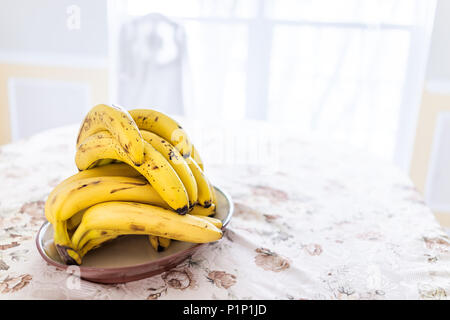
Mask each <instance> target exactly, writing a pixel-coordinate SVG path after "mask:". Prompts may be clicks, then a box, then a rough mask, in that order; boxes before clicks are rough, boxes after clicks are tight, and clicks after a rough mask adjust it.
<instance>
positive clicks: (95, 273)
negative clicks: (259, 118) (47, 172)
mask: <svg viewBox="0 0 450 320" xmlns="http://www.w3.org/2000/svg"><path fill="white" fill-rule="evenodd" d="M214 188H215V189H216V195H217V208H216V214H215V215H214V217H215V218H217V219H220V220H222V224H223V227H222V230H224V229H225V227H226V226H227V224H228V223H229V221H230V219H231V216H232V215H233V210H234V208H233V202H232V200H231V198H230V196H229V195H228V194H226V193H225V192H223V191H222V190H221V189H219V188H218V187H214ZM219 241H220V240H219ZM202 245H204V243H189V242H182V241H172V243H171V245H170V246H169V248H167V249H166V250H165V251H163V252H156V251H155V250H154V249H153V248H152V247H151V245H150V242H149V241H148V237H147V236H142V235H130V236H124V237H119V238H117V239H115V240H112V241H110V242H108V243H106V244H105V245H103V246H101V247H100V248H97V249H94V250H92V251H90V252H88V253H87V254H86V256H84V257H83V262H82V264H81V265H80V266H79V272H80V273H79V274H80V277H81V278H83V279H85V280H89V281H93V282H99V283H123V282H129V281H135V280H140V279H144V278H147V277H151V276H154V275H157V274H160V273H162V272H165V271H168V270H169V269H171V268H173V267H175V266H177V265H178V264H180V263H181V262H183V261H184V260H185V259H186V258H188V257H190V256H191V255H192V254H193V253H194V252H196V251H197V250H198V249H199V248H200V247H201V246H202ZM36 246H37V249H38V251H39V253H40V254H41V256H42V258H43V259H44V260H45V261H47V262H48V263H49V264H51V265H53V266H55V267H58V268H60V269H63V270H65V269H67V268H68V267H72V268H73V267H74V266H68V265H66V264H64V263H63V262H62V261H61V259H60V258H59V255H58V253H57V252H56V248H55V245H54V243H53V228H52V226H51V224H50V223H49V222H45V223H44V224H43V225H42V227H41V228H40V230H39V232H38V234H37V236H36Z"/></svg>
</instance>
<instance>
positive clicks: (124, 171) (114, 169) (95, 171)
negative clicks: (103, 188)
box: [52, 163, 143, 193]
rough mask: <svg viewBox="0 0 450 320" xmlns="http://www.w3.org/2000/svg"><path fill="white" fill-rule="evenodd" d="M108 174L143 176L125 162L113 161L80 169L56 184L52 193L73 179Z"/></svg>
mask: <svg viewBox="0 0 450 320" xmlns="http://www.w3.org/2000/svg"><path fill="white" fill-rule="evenodd" d="M109 176H121V177H143V176H142V175H141V174H140V173H139V172H138V171H136V170H135V169H133V167H131V166H129V165H128V164H125V163H117V164H115V163H113V164H108V165H104V166H101V167H95V168H92V169H89V170H84V171H80V172H78V173H76V174H74V175H72V176H70V177H69V178H67V179H65V180H63V181H62V182H61V183H60V184H58V185H57V186H56V187H55V189H53V191H52V193H58V192H59V190H60V189H62V188H63V187H64V185H65V184H67V183H71V182H73V181H77V180H82V179H86V178H94V177H109Z"/></svg>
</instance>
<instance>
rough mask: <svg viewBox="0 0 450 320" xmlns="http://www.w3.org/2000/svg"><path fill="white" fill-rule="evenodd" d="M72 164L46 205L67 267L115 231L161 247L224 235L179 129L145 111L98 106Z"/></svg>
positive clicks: (195, 156)
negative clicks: (139, 236)
mask: <svg viewBox="0 0 450 320" xmlns="http://www.w3.org/2000/svg"><path fill="white" fill-rule="evenodd" d="M75 163H76V166H77V167H78V170H79V172H78V173H77V174H75V175H73V176H71V177H69V178H67V179H66V180H64V181H63V182H61V183H60V184H59V185H58V186H56V187H55V189H54V190H53V191H52V192H51V193H50V195H49V196H48V199H47V201H46V203H45V216H46V218H47V220H48V221H49V222H50V223H51V224H52V225H53V229H54V243H55V246H56V249H57V251H58V254H59V255H60V257H61V259H62V260H63V261H64V262H65V263H66V264H81V262H82V258H83V256H84V255H85V254H86V253H87V252H88V251H90V250H92V249H94V248H97V247H99V246H100V245H102V244H103V243H105V242H106V241H109V240H112V239H114V238H116V237H118V236H121V235H128V234H142V235H148V237H149V241H150V244H151V245H152V246H153V247H154V248H155V249H156V250H157V251H162V250H164V249H165V248H167V247H168V246H169V245H170V242H171V239H174V240H180V241H187V242H194V243H206V242H211V241H216V240H218V239H220V238H221V237H222V231H221V227H222V222H221V221H220V220H218V219H215V218H213V217H211V216H212V215H213V214H214V213H215V209H216V199H215V191H214V188H213V186H212V185H211V184H210V182H209V180H208V179H207V177H206V176H205V174H204V172H203V169H204V168H203V163H202V160H201V158H200V156H199V154H198V152H197V150H196V149H195V148H194V146H193V145H192V143H191V141H190V140H189V138H188V136H187V134H186V132H185V130H183V128H182V127H181V126H180V125H179V124H178V123H177V122H176V121H175V120H173V119H172V118H170V117H169V116H167V115H165V114H163V113H161V112H158V111H155V110H147V109H136V110H131V111H129V112H128V111H126V110H124V109H123V108H121V107H117V106H108V105H103V104H101V105H97V106H95V107H93V108H92V109H91V110H90V111H89V113H88V114H87V115H86V117H85V119H84V121H83V123H82V124H81V127H80V130H79V134H78V139H77V152H76V156H75Z"/></svg>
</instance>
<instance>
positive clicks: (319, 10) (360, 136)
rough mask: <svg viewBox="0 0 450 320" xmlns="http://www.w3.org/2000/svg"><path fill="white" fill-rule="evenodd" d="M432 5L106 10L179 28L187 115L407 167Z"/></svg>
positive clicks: (222, 0)
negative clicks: (289, 133) (361, 151)
mask: <svg viewBox="0 0 450 320" xmlns="http://www.w3.org/2000/svg"><path fill="white" fill-rule="evenodd" d="M434 6H435V3H434V1H428V0H340V1H335V0H276V1H275V0H239V1H237V0H166V1H157V0H150V1H145V2H144V1H138V0H128V1H125V2H121V7H120V9H115V14H116V20H115V21H117V16H118V17H119V19H124V18H130V17H137V16H142V15H145V14H148V13H150V12H158V13H161V14H163V15H165V16H168V17H170V18H171V19H173V20H174V21H177V22H178V23H179V24H180V25H182V26H183V27H184V29H185V32H186V39H187V51H188V52H187V54H188V59H187V61H188V68H187V69H186V72H185V73H187V74H188V75H187V78H188V79H189V80H188V86H189V92H190V95H189V97H187V98H186V99H188V100H189V101H188V102H186V103H185V110H184V112H185V114H186V116H191V117H195V118H197V119H202V118H205V119H206V118H211V117H215V118H219V119H232V120H241V119H258V120H266V121H268V122H272V123H275V124H282V125H283V127H285V128H291V129H292V130H295V131H297V132H302V133H310V132H314V133H315V134H317V135H324V136H332V137H333V139H337V140H339V141H345V142H348V143H351V144H353V145H355V146H359V147H362V148H365V149H367V150H369V151H371V152H373V153H375V154H377V155H379V156H380V157H382V158H384V159H386V160H390V161H393V160H394V159H395V160H396V162H397V163H398V164H399V165H401V166H403V167H404V168H405V169H406V167H407V165H408V157H409V153H410V146H411V144H412V140H413V138H414V130H415V125H414V122H415V117H416V114H417V105H418V103H419V99H420V92H421V89H422V81H423V73H424V69H425V65H426V58H427V50H428V45H429V37H430V30H431V26H432V20H433V16H434ZM116 8H117V7H116Z"/></svg>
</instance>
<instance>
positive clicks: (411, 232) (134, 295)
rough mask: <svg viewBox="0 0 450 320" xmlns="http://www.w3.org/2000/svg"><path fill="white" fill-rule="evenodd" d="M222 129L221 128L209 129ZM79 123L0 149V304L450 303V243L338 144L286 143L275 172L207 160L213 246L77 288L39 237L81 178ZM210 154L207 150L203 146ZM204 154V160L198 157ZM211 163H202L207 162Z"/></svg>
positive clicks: (408, 199) (399, 184)
mask: <svg viewBox="0 0 450 320" xmlns="http://www.w3.org/2000/svg"><path fill="white" fill-rule="evenodd" d="M216 130H217V129H216ZM76 133H77V127H76V126H69V127H64V128H58V129H54V130H49V131H46V132H43V133H41V134H38V135H35V136H33V137H31V138H29V139H27V140H21V141H19V142H16V143H13V144H9V145H4V146H1V147H0V181H2V184H1V186H0V188H1V192H0V194H1V196H0V299H149V300H154V299H446V298H447V296H448V295H449V294H450V273H449V270H450V269H449V262H450V239H449V238H448V237H447V236H446V234H445V232H444V230H443V229H442V228H441V227H440V226H439V224H438V223H437V221H436V220H435V218H434V217H433V214H432V213H431V211H430V210H429V208H428V207H426V205H425V204H424V202H423V199H422V197H421V195H420V194H419V192H418V191H417V190H416V189H415V188H414V187H413V185H412V183H411V181H410V180H409V178H407V177H406V176H405V175H404V174H403V173H402V172H399V171H398V170H397V169H396V168H393V167H392V166H391V165H390V164H387V163H384V162H382V161H380V160H378V159H376V158H373V157H371V156H369V155H367V154H365V153H363V152H361V151H358V150H354V149H352V148H349V147H347V146H344V145H338V144H329V143H327V142H324V141H318V140H317V141H316V140H314V139H308V140H302V139H299V138H289V137H287V138H285V139H282V142H280V150H289V152H288V153H286V154H285V155H284V154H281V153H280V157H279V162H278V166H277V169H276V170H273V171H271V172H266V171H264V172H263V171H259V169H258V167H257V166H254V165H235V166H233V165H216V164H213V165H211V166H208V165H207V171H208V176H209V177H211V180H212V181H213V183H214V184H217V185H218V186H220V187H222V188H223V189H224V190H226V191H227V192H228V193H229V194H230V195H231V197H232V198H233V201H234V204H235V213H234V216H233V218H232V220H231V223H230V225H229V227H228V229H227V230H226V232H225V233H224V237H223V239H221V240H220V241H217V242H214V243H210V244H207V245H205V246H203V247H201V249H200V250H199V251H197V252H196V253H195V254H194V255H193V256H191V257H190V258H189V259H187V260H185V261H184V262H182V263H181V264H180V265H178V266H177V267H175V268H173V269H172V270H169V271H167V272H165V273H163V274H160V275H157V276H154V277H151V278H147V279H143V280H139V281H134V282H129V283H124V284H115V285H102V284H95V283H91V282H88V281H84V280H81V281H78V284H79V286H77V287H74V286H73V285H71V284H72V282H73V281H74V278H73V276H72V275H71V274H69V273H67V272H65V271H61V270H58V269H57V268H55V267H53V266H50V265H48V264H47V263H46V262H45V261H44V260H43V259H42V258H41V257H40V255H39V253H38V252H37V249H36V246H35V237H36V234H37V231H38V230H39V228H40V226H41V225H42V223H43V222H44V221H45V217H44V204H45V200H46V198H47V196H48V194H49V193H50V191H51V190H52V188H54V187H55V186H56V185H57V184H58V183H59V182H60V181H62V180H63V179H65V178H66V177H68V176H70V175H72V174H74V173H75V172H76V168H75V164H74V154H75V150H74V148H75V147H74V145H75V143H74V141H75V137H76ZM203 148H204V149H206V146H203ZM204 158H208V157H207V156H205V157H204ZM204 160H205V163H208V161H207V160H208V159H204Z"/></svg>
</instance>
